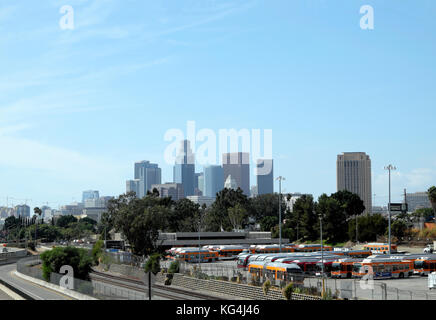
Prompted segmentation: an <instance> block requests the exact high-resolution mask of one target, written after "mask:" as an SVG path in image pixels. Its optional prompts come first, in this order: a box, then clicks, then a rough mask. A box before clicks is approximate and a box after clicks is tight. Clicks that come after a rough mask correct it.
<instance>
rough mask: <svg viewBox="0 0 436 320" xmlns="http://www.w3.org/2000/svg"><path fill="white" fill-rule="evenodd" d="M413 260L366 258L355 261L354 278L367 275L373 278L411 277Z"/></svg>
mask: <svg viewBox="0 0 436 320" xmlns="http://www.w3.org/2000/svg"><path fill="white" fill-rule="evenodd" d="M413 268H414V265H413V262H412V261H411V260H403V259H390V258H388V259H368V258H367V259H364V260H362V261H361V262H355V263H353V272H352V277H353V278H361V277H363V276H365V275H369V276H371V277H372V278H373V279H390V278H400V279H401V278H405V277H409V276H410V275H411V273H412V272H413Z"/></svg>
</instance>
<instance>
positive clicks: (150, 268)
mask: <svg viewBox="0 0 436 320" xmlns="http://www.w3.org/2000/svg"><path fill="white" fill-rule="evenodd" d="M160 259H161V255H160V254H159V253H153V254H151V255H150V256H149V258H148V260H147V262H146V263H145V266H144V271H145V272H151V273H153V274H154V275H156V274H158V273H159V272H160Z"/></svg>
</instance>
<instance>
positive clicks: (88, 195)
mask: <svg viewBox="0 0 436 320" xmlns="http://www.w3.org/2000/svg"><path fill="white" fill-rule="evenodd" d="M98 198H100V194H99V192H98V191H97V190H86V191H83V192H82V202H83V203H85V201H86V200H89V199H98Z"/></svg>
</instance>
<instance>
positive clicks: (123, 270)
mask: <svg viewBox="0 0 436 320" xmlns="http://www.w3.org/2000/svg"><path fill="white" fill-rule="evenodd" d="M109 271H110V272H112V273H118V274H121V275H123V276H127V277H133V278H137V279H141V280H142V279H143V278H144V270H142V269H139V268H137V267H132V266H128V265H122V264H111V265H110V267H109Z"/></svg>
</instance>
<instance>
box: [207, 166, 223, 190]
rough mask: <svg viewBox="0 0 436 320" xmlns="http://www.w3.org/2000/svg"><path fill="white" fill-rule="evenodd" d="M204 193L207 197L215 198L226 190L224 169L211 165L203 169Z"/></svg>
mask: <svg viewBox="0 0 436 320" xmlns="http://www.w3.org/2000/svg"><path fill="white" fill-rule="evenodd" d="M203 173H204V193H203V195H204V196H206V197H211V198H215V197H216V194H217V193H218V192H220V191H221V190H222V189H223V188H224V171H223V167H221V166H216V165H210V166H205V167H204V168H203Z"/></svg>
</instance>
